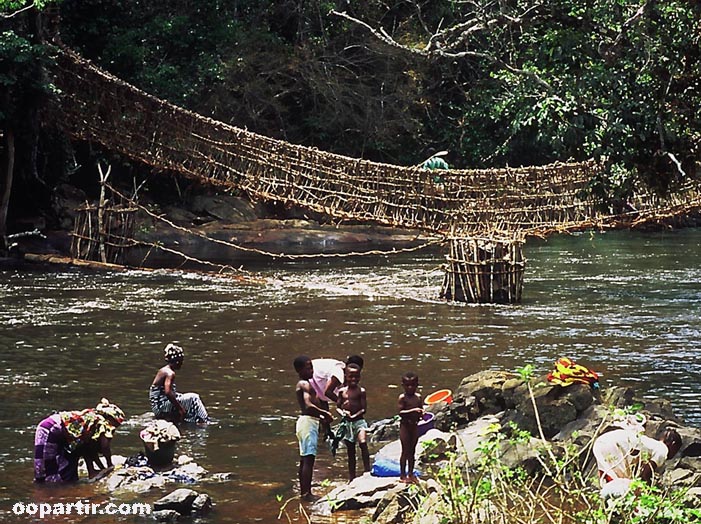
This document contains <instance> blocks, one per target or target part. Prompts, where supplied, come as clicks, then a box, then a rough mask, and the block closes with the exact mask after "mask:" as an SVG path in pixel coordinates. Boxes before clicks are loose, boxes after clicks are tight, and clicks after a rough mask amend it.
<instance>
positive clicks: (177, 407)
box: [148, 344, 209, 423]
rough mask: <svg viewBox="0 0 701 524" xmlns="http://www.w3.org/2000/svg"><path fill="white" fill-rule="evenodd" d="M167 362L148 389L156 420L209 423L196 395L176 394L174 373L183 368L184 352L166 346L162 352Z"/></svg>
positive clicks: (178, 348)
mask: <svg viewBox="0 0 701 524" xmlns="http://www.w3.org/2000/svg"><path fill="white" fill-rule="evenodd" d="M164 357H165V360H166V362H167V364H166V365H165V366H163V367H162V368H161V369H159V370H158V373H156V376H155V377H154V379H153V383H152V384H151V388H150V389H149V395H148V398H149V402H150V403H151V410H152V411H153V414H154V415H155V416H156V418H161V419H165V420H169V421H171V422H175V423H178V422H197V423H206V422H209V415H208V414H207V409H206V408H205V407H204V404H203V403H202V399H200V396H199V395H198V394H197V393H178V392H177V391H176V389H175V372H176V371H177V370H178V369H180V368H181V367H183V362H184V361H185V352H184V351H183V348H181V347H180V346H176V345H175V344H168V345H167V346H166V348H165V351H164Z"/></svg>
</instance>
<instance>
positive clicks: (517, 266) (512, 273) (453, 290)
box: [441, 237, 526, 304]
mask: <svg viewBox="0 0 701 524" xmlns="http://www.w3.org/2000/svg"><path fill="white" fill-rule="evenodd" d="M523 243H524V240H523V239H522V238H520V237H513V238H506V237H457V238H453V239H451V240H450V253H449V255H448V256H447V257H446V258H447V260H448V265H447V266H446V273H445V277H444V279H443V286H442V288H441V298H445V299H447V300H454V301H457V302H469V303H479V304H489V303H491V304H516V303H518V302H520V301H521V293H522V291H523V274H524V272H525V266H526V260H525V259H524V258H523V249H522V248H523Z"/></svg>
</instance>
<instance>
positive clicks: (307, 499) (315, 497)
mask: <svg viewBox="0 0 701 524" xmlns="http://www.w3.org/2000/svg"><path fill="white" fill-rule="evenodd" d="M320 499H321V497H319V496H318V495H313V494H311V493H307V494H305V495H302V500H304V501H305V502H316V501H317V500H320Z"/></svg>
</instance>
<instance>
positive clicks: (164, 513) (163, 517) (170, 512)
mask: <svg viewBox="0 0 701 524" xmlns="http://www.w3.org/2000/svg"><path fill="white" fill-rule="evenodd" d="M151 516H152V517H153V519H154V520H157V521H158V522H177V520H178V518H179V517H180V513H178V512H177V511H175V510H174V509H164V510H161V511H154V512H153V513H151Z"/></svg>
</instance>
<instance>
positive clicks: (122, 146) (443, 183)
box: [48, 48, 600, 234]
mask: <svg viewBox="0 0 701 524" xmlns="http://www.w3.org/2000/svg"><path fill="white" fill-rule="evenodd" d="M54 81H55V83H56V86H57V87H58V89H59V90H60V92H61V96H60V97H59V98H58V100H57V103H53V104H51V105H50V107H49V109H48V111H49V112H50V117H51V118H52V119H53V121H54V122H55V123H57V124H59V125H60V126H61V127H62V128H64V129H65V130H66V131H67V132H68V133H69V134H70V135H72V136H73V137H74V138H77V139H80V140H87V141H92V142H97V143H99V144H101V145H102V146H104V147H105V148H107V149H109V150H112V151H115V152H118V153H120V154H123V155H124V156H126V157H128V158H131V159H135V160H138V161H141V162H143V163H145V164H147V165H150V166H152V167H153V168H154V169H156V170H159V171H165V172H178V173H181V174H182V175H185V176H187V177H191V178H194V179H198V180H200V181H203V182H208V183H211V184H214V185H217V186H220V187H223V188H228V189H235V190H242V191H245V192H247V193H248V194H249V195H250V196H252V197H256V198H261V199H266V200H273V201H278V202H282V203H289V204H294V205H298V206H301V207H304V208H306V209H309V210H312V211H315V212H320V213H324V214H326V215H329V216H332V217H337V218H341V219H350V220H357V221H372V222H377V223H380V224H384V225H389V226H398V227H407V228H417V229H423V230H427V231H432V232H437V233H443V234H445V233H449V232H453V233H455V232H459V233H460V234H471V233H481V232H484V231H492V232H494V231H502V232H514V231H518V232H523V233H525V234H528V233H529V232H537V231H548V230H558V229H567V228H568V227H569V226H573V225H576V224H581V223H586V222H590V221H592V220H593V219H596V217H597V215H596V212H595V207H594V203H593V202H592V201H591V200H582V199H581V198H580V195H581V192H582V190H583V189H584V188H585V186H586V185H587V183H588V182H589V181H590V180H591V179H592V177H594V176H595V175H596V174H597V173H598V171H599V170H600V166H599V164H597V163H596V162H594V161H588V162H583V163H574V164H560V163H558V164H551V165H547V166H541V167H521V168H504V169H486V170H448V171H440V172H438V171H429V170H426V169H421V168H420V167H417V166H413V167H403V166H395V165H389V164H382V163H376V162H370V161H367V160H362V159H354V158H349V157H345V156H341V155H336V154H332V153H328V152H324V151H320V150H318V149H315V148H311V147H305V146H300V145H294V144H290V143H287V142H285V141H282V140H275V139H272V138H268V137H265V136H262V135H258V134H256V133H252V132H249V131H247V130H244V129H240V128H237V127H234V126H231V125H227V124H225V123H222V122H218V121H215V120H212V119H210V118H206V117H203V116H201V115H198V114H196V113H193V112H191V111H188V110H185V109H182V108H180V107H177V106H175V105H173V104H170V103H168V102H166V101H163V100H160V99H158V98H156V97H154V96H152V95H149V94H148V93H145V92H143V91H141V90H139V89H137V88H135V87H134V86H131V85H129V84H127V83H126V82H124V81H122V80H120V79H119V78H117V77H115V76H113V75H111V74H109V73H107V72H105V71H102V70H101V69H99V68H97V67H95V66H94V65H92V64H91V63H90V62H89V61H87V60H86V59H84V58H82V57H81V56H80V55H78V54H77V53H75V52H73V51H71V50H69V49H65V48H62V49H59V48H57V67H56V70H55V79H54ZM437 176H438V177H439V180H436V177H437Z"/></svg>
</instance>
